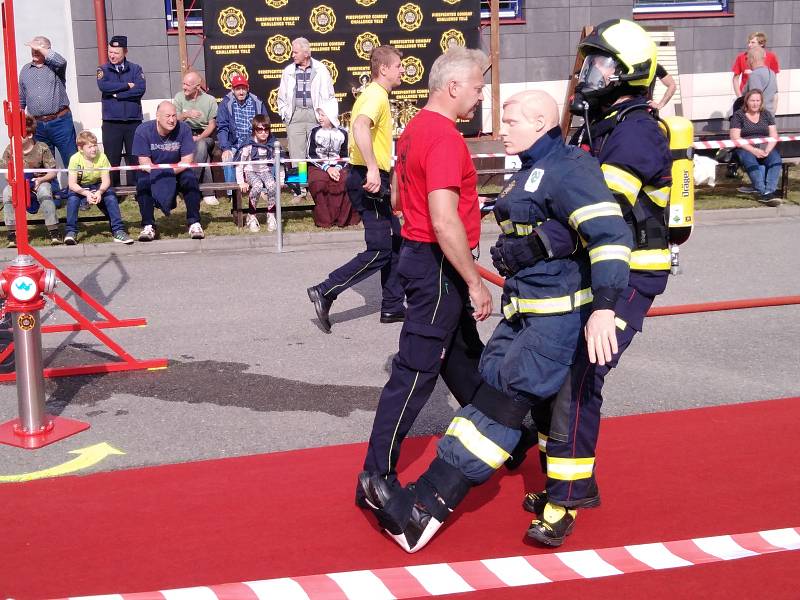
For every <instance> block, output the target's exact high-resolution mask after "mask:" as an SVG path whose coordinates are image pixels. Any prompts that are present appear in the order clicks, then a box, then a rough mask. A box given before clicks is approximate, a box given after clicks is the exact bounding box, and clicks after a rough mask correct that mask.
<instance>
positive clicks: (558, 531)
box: [493, 20, 672, 546]
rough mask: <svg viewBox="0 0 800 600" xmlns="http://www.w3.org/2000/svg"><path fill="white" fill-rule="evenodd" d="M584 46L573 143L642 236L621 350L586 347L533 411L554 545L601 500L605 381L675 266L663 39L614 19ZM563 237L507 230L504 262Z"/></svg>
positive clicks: (531, 496)
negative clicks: (608, 355) (661, 113)
mask: <svg viewBox="0 0 800 600" xmlns="http://www.w3.org/2000/svg"><path fill="white" fill-rule="evenodd" d="M578 48H579V51H580V52H581V53H582V54H583V56H584V63H583V67H582V69H581V72H580V75H579V81H578V83H577V85H576V90H575V96H574V99H573V102H572V105H571V106H570V110H571V111H572V112H573V113H574V114H578V115H580V116H583V117H584V121H585V125H584V126H583V127H582V128H581V129H580V130H579V131H578V132H577V133H576V135H575V137H574V138H573V140H572V143H574V144H577V145H579V146H580V147H581V148H583V149H584V150H586V151H587V152H590V153H591V154H592V155H593V156H595V157H596V158H597V159H598V160H599V162H600V164H601V168H602V171H603V176H604V179H605V182H606V185H607V186H608V188H609V190H610V191H611V192H612V193H613V194H614V197H615V198H616V200H617V202H618V203H619V206H620V208H621V209H622V213H623V215H624V218H625V221H626V222H627V223H628V226H629V228H630V229H631V232H632V234H633V239H634V245H633V251H632V253H631V260H630V279H629V283H628V286H627V288H626V289H625V291H624V293H622V294H621V295H620V296H619V297H618V300H617V303H616V305H615V307H614V311H615V314H616V316H617V332H616V335H617V347H618V350H617V351H616V352H615V353H614V356H613V358H612V359H611V361H609V362H607V363H606V364H605V365H603V364H593V363H592V362H591V361H590V360H589V356H588V355H587V353H586V352H580V353H579V354H578V356H577V359H576V361H575V363H574V365H573V367H572V369H571V371H570V376H569V378H568V379H567V380H566V382H565V383H564V386H563V387H562V388H561V389H560V390H559V392H558V395H557V396H556V398H555V400H554V402H552V403H551V404H550V406H549V407H548V406H547V405H540V406H538V407H536V409H535V410H534V411H532V416H533V418H534V423H535V425H536V429H537V431H538V438H539V450H540V456H541V458H542V462H543V464H544V465H545V472H546V474H547V488H546V489H545V490H544V491H540V492H530V493H528V494H527V495H526V496H525V498H524V500H523V507H524V508H525V509H526V510H528V511H529V512H532V513H535V514H536V515H537V518H536V519H534V520H533V522H532V523H531V526H530V528H529V530H528V536H529V537H531V538H532V539H534V540H537V541H539V542H541V543H543V544H546V545H550V546H558V545H560V544H561V543H562V542H563V539H564V537H565V536H566V535H567V534H569V533H570V532H571V531H572V528H573V527H574V522H575V517H576V509H577V508H580V507H592V506H597V505H598V504H599V503H600V495H599V492H598V487H597V482H596V479H595V472H594V464H595V447H596V444H597V436H598V432H599V427H600V407H601V405H602V402H603V398H602V388H603V382H604V380H605V376H606V374H607V373H608V372H609V370H610V369H611V368H613V367H615V366H616V365H617V363H618V361H619V358H620V356H621V354H622V353H623V352H624V351H625V349H626V348H627V347H628V346H629V345H630V343H631V341H632V339H633V337H634V335H635V334H636V332H637V331H641V330H642V327H643V322H644V317H645V315H646V314H647V311H648V310H649V308H650V306H651V305H652V303H653V300H654V298H655V296H657V295H658V294H660V293H662V292H663V291H664V289H665V288H666V284H667V277H668V275H669V270H670V251H669V240H668V235H667V225H666V215H665V210H666V207H667V202H668V200H669V196H670V186H671V183H672V178H671V166H672V157H671V153H670V150H669V145H668V139H667V137H666V135H665V132H664V131H663V130H662V128H660V127H659V123H658V121H657V120H656V115H655V114H654V113H653V112H652V111H651V110H649V109H648V98H647V92H648V90H649V86H650V84H651V82H652V81H653V78H654V75H655V69H656V48H655V45H654V44H653V42H652V40H651V39H650V37H649V36H648V34H647V32H645V31H644V30H643V29H642V28H641V27H639V26H638V25H636V24H635V23H632V22H630V21H626V20H612V21H607V22H604V23H602V24H600V25H599V26H597V28H596V29H595V31H594V32H593V33H592V34H591V35H589V36H588V37H586V38H585V39H583V40H582V41H581V42H580V44H579V46H578ZM553 240H560V242H559V243H560V244H561V245H562V246H563V245H564V243H563V242H564V236H563V230H561V229H560V227H559V226H558V224H557V223H555V222H547V223H544V224H543V225H542V226H541V227H538V228H536V229H535V230H534V231H533V232H532V233H531V235H529V236H526V237H524V238H521V239H506V240H501V243H499V244H498V247H496V248H494V249H493V255H494V256H496V257H498V258H500V261H499V263H496V264H506V265H512V266H513V268H524V267H525V266H526V265H528V264H530V263H531V262H533V261H535V260H537V257H536V256H533V255H532V254H531V253H530V252H529V251H528V250H529V249H530V248H531V247H534V246H536V244H537V243H538V242H545V243H547V244H548V245H550V242H551V241H553ZM557 245H558V243H554V244H553V246H557ZM559 251H563V248H562V250H559ZM576 423H577V425H575V424H576ZM573 425H575V426H573Z"/></svg>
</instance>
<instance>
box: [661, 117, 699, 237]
mask: <svg viewBox="0 0 800 600" xmlns="http://www.w3.org/2000/svg"><path fill="white" fill-rule="evenodd" d="M664 121H666V122H667V125H668V126H669V133H670V136H669V149H670V151H671V152H672V188H671V189H670V194H669V217H668V223H667V225H668V227H669V241H670V244H683V243H684V242H685V241H686V240H688V239H689V236H690V235H691V233H692V227H693V226H694V168H693V164H692V155H693V151H692V142H693V141H694V127H693V126H692V122H691V121H690V120H689V119H687V118H685V117H665V118H664Z"/></svg>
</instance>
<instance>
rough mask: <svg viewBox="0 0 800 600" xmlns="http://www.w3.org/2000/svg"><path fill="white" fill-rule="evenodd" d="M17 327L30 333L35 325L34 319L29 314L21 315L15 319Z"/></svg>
mask: <svg viewBox="0 0 800 600" xmlns="http://www.w3.org/2000/svg"><path fill="white" fill-rule="evenodd" d="M17 325H18V326H19V328H20V329H22V331H30V330H31V329H33V327H34V325H36V319H34V318H33V315H31V314H28V313H23V314H21V315H20V316H19V317H17Z"/></svg>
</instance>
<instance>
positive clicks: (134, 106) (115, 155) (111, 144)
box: [97, 35, 147, 186]
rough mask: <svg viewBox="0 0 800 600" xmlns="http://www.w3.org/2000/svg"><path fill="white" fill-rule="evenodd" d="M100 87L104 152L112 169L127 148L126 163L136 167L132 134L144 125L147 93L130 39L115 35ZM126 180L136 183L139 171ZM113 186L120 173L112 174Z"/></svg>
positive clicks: (99, 79) (99, 76) (100, 75)
mask: <svg viewBox="0 0 800 600" xmlns="http://www.w3.org/2000/svg"><path fill="white" fill-rule="evenodd" d="M97 87H98V88H100V96H101V103H102V107H103V149H104V150H105V154H106V156H107V157H108V160H109V162H110V163H111V166H112V167H118V166H119V165H120V162H121V159H122V156H123V154H122V150H123V147H124V148H125V164H126V165H135V164H136V157H135V156H134V154H133V148H132V146H133V135H134V133H136V128H137V127H138V126H139V125H141V123H142V96H144V93H145V90H146V87H147V86H146V84H145V79H144V73H143V72H142V67H140V66H139V65H137V64H135V63H132V62H128V38H127V37H126V36H124V35H115V36H114V37H112V38H111V41H110V42H108V62H107V63H106V64H104V65H100V66H99V67H97ZM128 173H129V175H128V177H127V181H128V183H129V184H134V185H135V184H136V171H129V172H128ZM111 185H113V186H118V185H119V171H112V172H111Z"/></svg>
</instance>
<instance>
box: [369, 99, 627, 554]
mask: <svg viewBox="0 0 800 600" xmlns="http://www.w3.org/2000/svg"><path fill="white" fill-rule="evenodd" d="M558 121H559V118H558V107H557V104H556V102H555V100H554V99H553V98H552V97H551V96H549V95H548V94H546V93H544V92H539V91H529V92H522V93H519V94H516V95H514V96H512V97H511V98H510V99H509V100H508V101H507V102H506V103H505V104H504V106H503V120H502V126H501V130H500V135H501V138H502V139H503V143H504V146H505V149H506V152H507V153H508V154H518V155H519V157H520V159H521V162H522V168H521V169H520V171H519V172H518V173H517V174H515V175H514V176H513V177H512V178H511V179H510V181H509V183H508V184H507V185H506V187H505V188H504V190H503V191H502V192H501V194H500V196H499V197H498V200H497V203H496V205H495V209H494V212H495V217H496V219H497V221H498V223H499V224H500V227H501V229H502V231H503V235H504V237H505V241H508V240H524V239H526V238H529V237H530V235H531V232H532V231H533V229H534V228H536V227H538V226H540V225H542V224H543V223H545V222H549V221H551V220H552V221H556V222H558V223H559V224H560V225H561V228H562V229H566V228H569V229H571V230H572V231H574V232H575V234H576V236H577V235H579V236H580V239H581V240H584V242H585V247H584V246H583V245H579V247H578V248H577V249H575V248H574V247H572V248H570V249H569V250H568V251H567V252H566V253H565V254H567V255H566V256H564V257H561V258H559V257H557V256H553V257H549V258H548V259H547V260H538V261H532V264H530V265H529V266H524V267H521V268H519V269H516V268H515V267H516V266H517V265H514V266H511V265H505V264H501V267H502V269H503V271H504V272H505V274H506V275H507V279H506V282H505V285H504V288H503V299H502V310H503V316H504V318H503V320H502V321H501V322H500V324H499V325H498V326H497V328H496V330H495V332H494V334H493V335H492V338H491V339H490V341H489V342H488V344H487V345H486V349H485V350H484V352H483V356H482V357H481V361H480V372H481V375H482V377H483V380H484V383H485V385H482V386H481V387H480V388H479V389H478V390H477V392H476V394H475V396H474V398H473V400H472V403H471V404H470V405H468V406H465V407H463V408H461V409H460V410H459V411H458V412H457V413H456V416H455V417H454V419H453V421H452V422H451V424H450V426H449V427H448V429H447V432H446V434H445V435H444V437H443V438H442V439H441V440H440V442H439V444H438V449H437V457H436V458H435V459H434V461H433V462H432V463H431V465H430V466H429V468H428V470H427V471H426V472H425V473H424V474H423V475H422V476H421V477H420V478H419V479H418V480H417V481H416V482H415V483H412V484H409V485H407V486H406V487H405V488H399V487H392V486H390V485H389V484H388V483H387V482H386V480H385V479H384V478H381V477H378V476H375V475H370V474H369V473H366V472H364V473H362V474H361V475H360V476H359V481H360V484H361V487H362V490H363V492H364V494H365V497H366V499H367V502H368V503H369V504H370V505H371V506H372V508H373V512H374V513H375V514H376V516H377V517H378V519H379V522H380V523H381V525H382V526H383V527H384V528H385V529H386V530H387V531H388V532H389V533H390V534H391V536H392V537H393V539H394V540H395V541H396V542H397V543H398V544H400V546H401V547H403V549H405V550H406V551H408V552H416V551H417V550H419V549H420V548H422V547H423V546H424V545H425V544H426V543H427V542H428V541H429V540H430V539H431V537H432V536H433V534H434V533H435V532H436V531H437V530H438V528H439V527H441V525H442V523H443V522H444V521H445V519H446V518H447V517H448V515H449V514H450V513H451V512H452V511H453V510H454V509H455V507H456V506H457V505H458V504H459V503H460V502H461V501H462V500H463V498H464V497H465V496H466V494H467V492H468V491H469V489H470V488H471V487H472V486H474V485H478V484H480V483H483V482H485V481H486V480H487V479H489V477H490V476H491V475H492V473H493V472H494V471H495V470H496V469H498V468H499V467H500V466H501V465H502V464H503V463H504V462H505V461H506V460H507V459H508V457H509V455H510V453H511V451H512V450H513V449H514V448H515V446H516V445H517V443H518V441H519V439H520V435H521V432H520V428H521V425H522V421H523V419H524V417H525V415H526V413H527V412H528V411H530V410H531V407H532V406H537V405H539V404H542V403H549V402H550V401H551V399H552V397H553V396H554V395H555V394H556V393H557V392H558V391H559V389H560V388H561V387H562V384H563V382H564V381H565V379H566V378H567V375H568V374H569V371H570V366H571V365H572V364H573V362H574V361H575V360H576V355H577V354H579V352H581V351H583V350H582V349H579V348H580V347H581V346H583V347H585V352H586V354H587V356H588V357H589V359H590V361H591V362H592V364H601V365H602V364H605V363H606V362H607V361H609V360H611V358H612V356H613V354H614V353H615V352H616V351H617V345H616V337H615V313H614V306H615V304H616V302H617V298H618V297H619V295H620V294H621V292H622V290H623V289H624V288H625V285H626V284H627V281H628V261H629V259H630V252H631V243H632V242H631V232H630V229H629V228H628V226H627V225H626V224H625V221H624V220H623V218H622V211H621V209H620V207H619V205H618V204H617V203H616V201H615V200H614V198H613V196H612V195H611V193H610V192H609V190H608V188H607V187H606V185H605V183H604V181H603V176H602V173H601V171H600V168H599V165H598V164H597V161H596V160H595V159H593V158H592V157H590V156H589V155H588V154H587V153H585V152H583V151H581V150H579V149H577V148H571V147H569V146H566V145H565V144H564V142H563V141H562V140H561V131H560V129H559V128H558ZM567 237H569V236H567ZM526 243H527V242H526ZM536 244H537V246H538V251H537V252H538V254H537V255H538V256H539V257H540V258H541V257H542V256H546V255H547V252H546V247H547V244H542V243H541V242H540V241H536ZM573 250H574V252H573ZM558 251H559V252H562V251H563V248H561V247H560V245H559V248H558ZM584 326H585V333H584V334H583V335H582V330H583V329H584Z"/></svg>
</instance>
